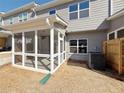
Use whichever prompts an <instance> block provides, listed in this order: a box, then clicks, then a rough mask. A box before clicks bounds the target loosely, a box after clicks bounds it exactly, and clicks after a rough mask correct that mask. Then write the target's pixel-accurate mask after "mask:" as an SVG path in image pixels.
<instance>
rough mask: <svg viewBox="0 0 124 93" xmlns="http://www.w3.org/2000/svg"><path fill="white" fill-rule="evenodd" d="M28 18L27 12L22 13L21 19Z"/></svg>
mask: <svg viewBox="0 0 124 93" xmlns="http://www.w3.org/2000/svg"><path fill="white" fill-rule="evenodd" d="M27 19H28V14H27V12H25V13H23V20H24V21H26V20H27Z"/></svg>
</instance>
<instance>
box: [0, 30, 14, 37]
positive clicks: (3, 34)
mask: <svg viewBox="0 0 124 93" xmlns="http://www.w3.org/2000/svg"><path fill="white" fill-rule="evenodd" d="M9 35H12V32H11V31H3V30H2V31H0V37H8V36H9Z"/></svg>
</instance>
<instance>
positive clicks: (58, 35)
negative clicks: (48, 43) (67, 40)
mask: <svg viewBox="0 0 124 93" xmlns="http://www.w3.org/2000/svg"><path fill="white" fill-rule="evenodd" d="M58 64H59V66H60V32H58Z"/></svg>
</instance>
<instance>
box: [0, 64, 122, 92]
mask: <svg viewBox="0 0 124 93" xmlns="http://www.w3.org/2000/svg"><path fill="white" fill-rule="evenodd" d="M83 67H84V66H83ZM83 67H82V66H81V64H79V65H75V64H73V63H71V64H70V63H67V62H65V63H64V64H63V65H62V66H61V67H60V69H59V70H58V71H57V72H56V73H55V74H53V75H52V77H51V78H50V79H49V81H48V82H47V84H45V85H40V84H39V81H40V80H41V79H42V78H43V77H44V75H43V74H41V73H37V72H32V71H28V70H22V69H17V68H14V67H12V66H11V65H7V66H4V67H2V68H0V93H124V82H122V81H118V80H116V79H113V78H110V77H107V76H105V75H102V74H99V73H96V72H93V71H91V70H88V69H86V68H83Z"/></svg>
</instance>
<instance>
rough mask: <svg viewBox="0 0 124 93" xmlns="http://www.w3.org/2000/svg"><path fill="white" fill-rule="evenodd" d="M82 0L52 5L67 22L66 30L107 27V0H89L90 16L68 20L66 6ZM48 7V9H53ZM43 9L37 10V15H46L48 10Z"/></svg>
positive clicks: (74, 30)
mask: <svg viewBox="0 0 124 93" xmlns="http://www.w3.org/2000/svg"><path fill="white" fill-rule="evenodd" d="M80 1H83V0H76V2H70V3H66V4H63V5H59V6H56V7H53V8H55V9H57V14H58V15H59V16H60V17H61V18H63V19H64V20H65V21H66V22H68V28H67V30H68V32H78V31H89V30H101V29H107V28H108V25H107V23H106V21H105V19H106V18H107V17H108V15H109V9H108V5H109V4H108V0H90V16H89V17H87V18H82V19H78V20H69V12H68V9H69V8H68V6H69V5H70V4H73V3H77V2H80ZM53 8H50V9H53ZM50 9H45V10H42V11H37V15H38V16H39V15H40V16H48V15H49V13H48V12H49V10H50Z"/></svg>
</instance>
